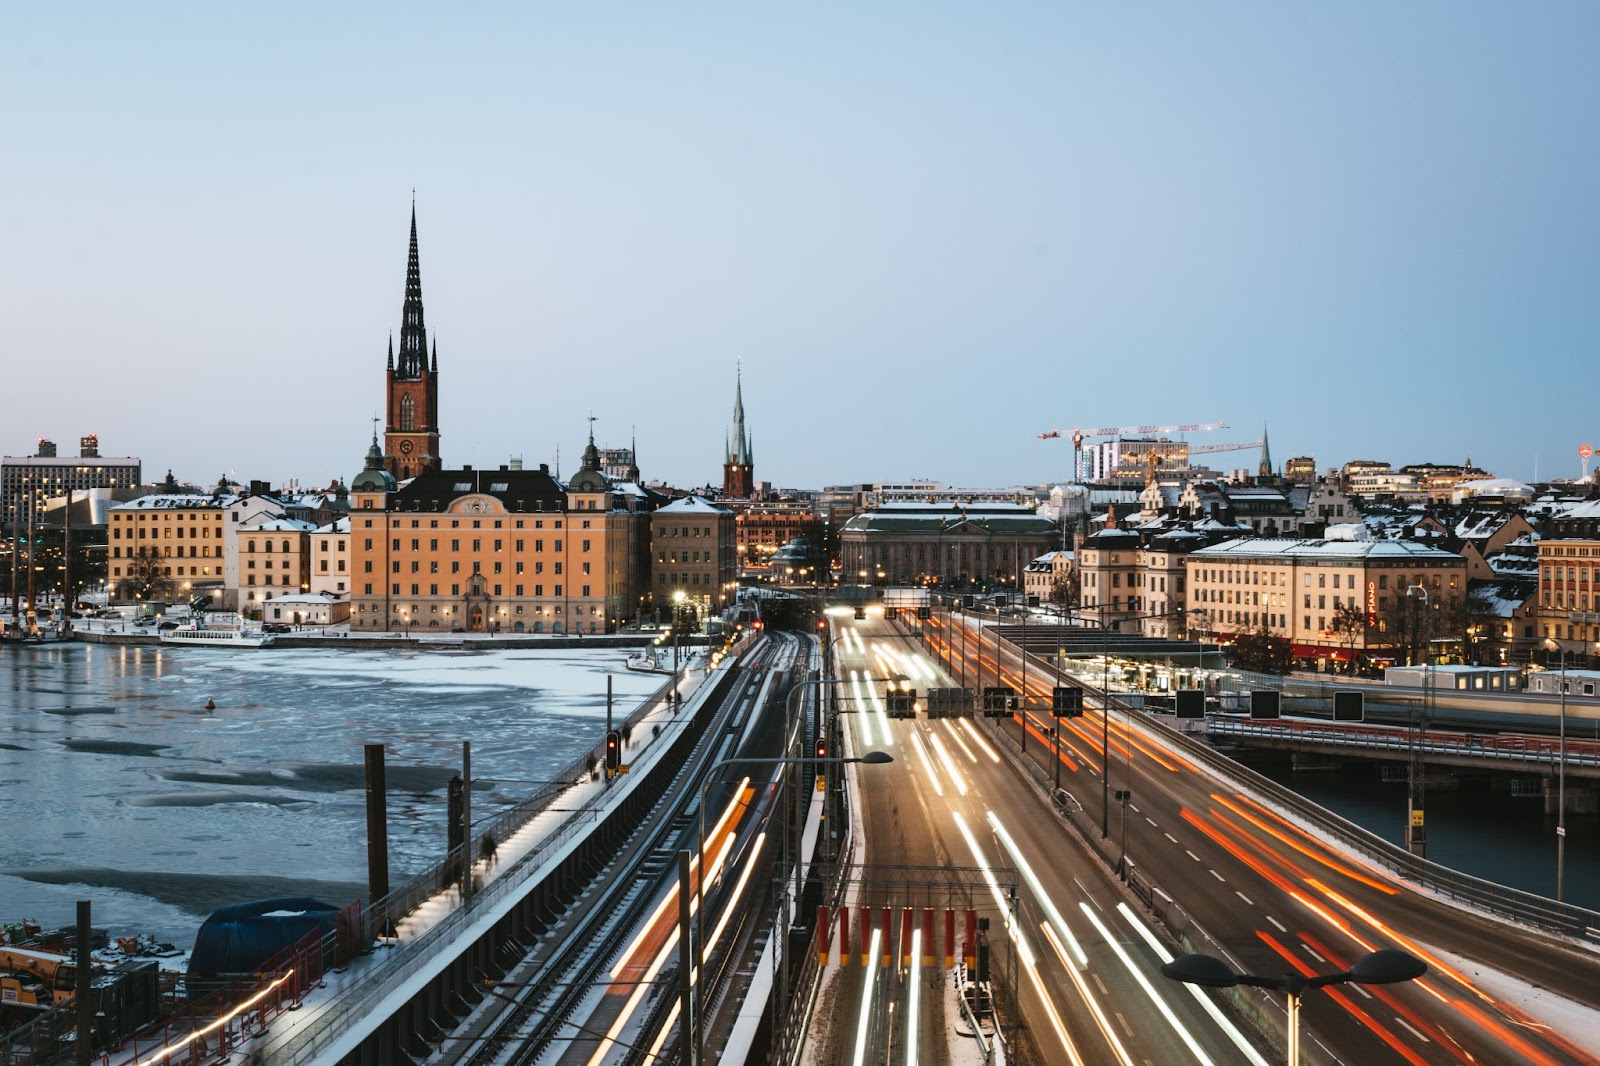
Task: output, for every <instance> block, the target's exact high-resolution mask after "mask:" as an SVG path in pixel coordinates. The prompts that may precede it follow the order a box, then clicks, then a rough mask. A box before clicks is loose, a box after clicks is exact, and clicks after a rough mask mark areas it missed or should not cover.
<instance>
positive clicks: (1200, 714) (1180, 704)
mask: <svg viewBox="0 0 1600 1066" xmlns="http://www.w3.org/2000/svg"><path fill="white" fill-rule="evenodd" d="M1175 707H1176V710H1177V712H1178V717H1179V718H1204V717H1205V716H1206V693H1205V690H1204V689H1198V688H1180V689H1179V690H1178V693H1177V699H1176V701H1175Z"/></svg>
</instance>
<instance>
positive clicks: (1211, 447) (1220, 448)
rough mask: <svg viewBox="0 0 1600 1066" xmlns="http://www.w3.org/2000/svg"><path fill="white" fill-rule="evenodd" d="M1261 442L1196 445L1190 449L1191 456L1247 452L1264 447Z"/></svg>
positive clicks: (1243, 441) (1246, 441) (1248, 441)
mask: <svg viewBox="0 0 1600 1066" xmlns="http://www.w3.org/2000/svg"><path fill="white" fill-rule="evenodd" d="M1262 443H1263V442H1262V441H1259V440H1241V441H1235V442H1234V443H1232V444H1195V445H1191V446H1190V448H1189V454H1190V455H1212V454H1215V453H1216V452H1247V451H1249V450H1250V449H1252V448H1259V447H1261V445H1262Z"/></svg>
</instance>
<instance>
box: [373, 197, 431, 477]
mask: <svg viewBox="0 0 1600 1066" xmlns="http://www.w3.org/2000/svg"><path fill="white" fill-rule="evenodd" d="M385 378H386V403H385V410H386V412H387V423H386V425H385V427H384V432H383V451H384V457H385V460H384V461H385V465H386V467H387V469H388V471H389V473H391V474H393V475H394V476H395V477H396V478H398V479H400V480H402V481H403V480H405V479H406V478H413V477H416V476H417V475H419V474H425V473H434V472H437V471H438V470H440V469H441V462H440V459H439V342H438V339H437V338H435V340H434V342H433V355H432V358H431V359H430V358H429V354H428V331H427V328H426V326H425V325H424V324H423V319H422V268H421V265H420V263H419V262H418V259H417V205H416V204H415V203H413V204H412V205H411V255H410V258H409V259H408V260H407V262H406V299H405V306H404V307H403V309H402V310H401V316H400V356H399V360H398V361H396V359H395V351H394V339H393V337H392V336H391V337H390V340H389V366H388V371H387V373H386V375H385Z"/></svg>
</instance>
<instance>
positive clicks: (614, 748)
mask: <svg viewBox="0 0 1600 1066" xmlns="http://www.w3.org/2000/svg"><path fill="white" fill-rule="evenodd" d="M621 766H622V734H621V733H620V732H618V731H617V730H615V729H613V730H612V731H611V732H609V733H607V734H606V769H607V770H616V769H619V768H620V767H621Z"/></svg>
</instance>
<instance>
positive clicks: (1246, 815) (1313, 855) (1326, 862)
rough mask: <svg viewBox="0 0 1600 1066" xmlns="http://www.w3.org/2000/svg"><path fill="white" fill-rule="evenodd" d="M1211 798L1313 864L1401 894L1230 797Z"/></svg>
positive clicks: (1380, 890)
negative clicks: (1297, 839) (1300, 840)
mask: <svg viewBox="0 0 1600 1066" xmlns="http://www.w3.org/2000/svg"><path fill="white" fill-rule="evenodd" d="M1211 798H1212V799H1214V800H1216V801H1217V802H1218V803H1220V804H1222V805H1223V806H1224V807H1226V808H1228V809H1229V810H1230V811H1232V812H1233V813H1235V814H1237V815H1238V816H1239V817H1240V818H1243V819H1244V820H1245V821H1247V822H1249V823H1250V824H1251V825H1253V826H1255V827H1256V828H1257V829H1259V830H1261V831H1262V832H1263V833H1266V834H1267V835H1268V836H1270V837H1272V838H1273V839H1274V840H1277V841H1279V842H1280V843H1282V844H1285V845H1287V846H1288V847H1291V848H1293V849H1294V850H1295V851H1298V852H1299V853H1300V854H1302V855H1304V856H1305V857H1306V858H1308V859H1310V860H1312V861H1313V862H1317V863H1320V864H1321V865H1323V866H1326V867H1327V868H1328V869H1330V870H1332V871H1334V872H1335V873H1341V874H1344V876H1346V877H1348V878H1350V879H1351V880H1352V881H1359V882H1360V883H1361V884H1363V885H1367V886H1368V887H1370V888H1375V889H1377V890H1378V891H1379V892H1382V893H1384V894H1385V895H1389V896H1394V895H1398V894H1399V891H1400V890H1399V889H1397V888H1394V887H1392V886H1390V885H1386V884H1384V883H1383V882H1381V881H1374V880H1373V879H1372V878H1370V877H1367V876H1366V875H1365V874H1361V873H1357V872H1356V871H1355V870H1352V869H1351V868H1350V867H1348V866H1346V865H1344V864H1343V863H1340V862H1335V861H1333V860H1332V859H1330V858H1328V857H1327V856H1326V855H1323V854H1321V853H1319V852H1316V851H1313V850H1312V849H1311V848H1308V847H1306V846H1305V845H1303V844H1299V843H1296V842H1295V841H1293V840H1291V839H1289V837H1288V836H1287V835H1286V834H1284V833H1280V832H1279V831H1278V830H1276V829H1274V828H1272V827H1271V826H1270V825H1267V824H1266V823H1265V822H1263V821H1262V820H1261V819H1259V818H1256V817H1255V816H1254V815H1252V814H1251V813H1250V812H1249V811H1246V810H1244V809H1243V808H1241V807H1240V806H1239V805H1238V804H1236V803H1234V802H1233V801H1232V800H1230V799H1228V797H1226V796H1222V795H1218V794H1217V793H1215V792H1213V793H1211ZM1302 835H1304V834H1303V832H1302ZM1307 839H1312V838H1310V837H1307Z"/></svg>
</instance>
